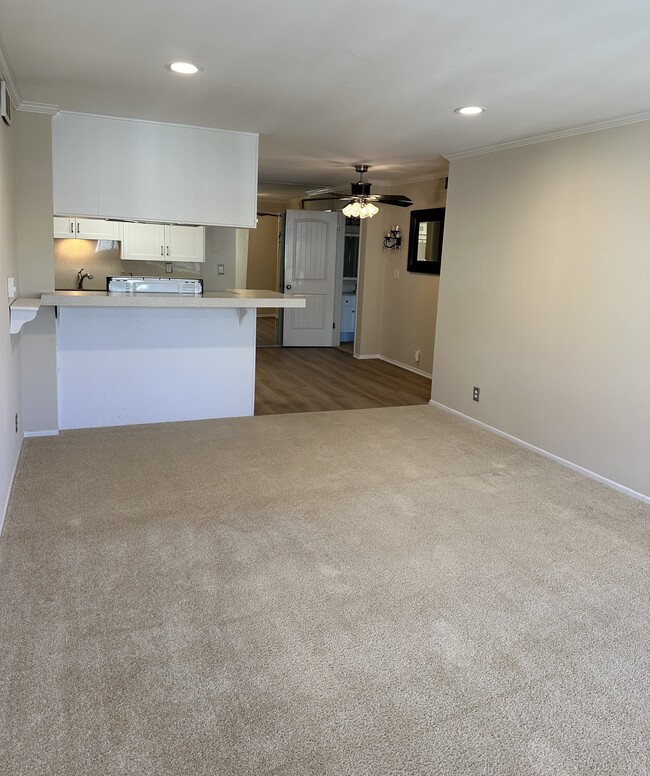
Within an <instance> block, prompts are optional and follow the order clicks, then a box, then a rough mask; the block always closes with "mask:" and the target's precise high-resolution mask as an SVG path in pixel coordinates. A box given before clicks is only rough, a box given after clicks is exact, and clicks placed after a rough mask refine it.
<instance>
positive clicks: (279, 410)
mask: <svg viewBox="0 0 650 776" xmlns="http://www.w3.org/2000/svg"><path fill="white" fill-rule="evenodd" d="M430 398H431V380H429V379H428V378H426V377H421V376H420V375H416V374H414V373H413V372H409V371H408V370H406V369H401V368H400V367H397V366H393V365H392V364H388V363H386V362H385V361H380V360H379V359H369V360H363V361H361V360H359V359H356V358H354V357H353V356H351V355H350V354H348V353H346V352H344V351H342V350H339V349H338V348H258V349H257V370H256V392H255V414H256V415H281V414H284V413H288V412H322V411H327V410H356V409H366V408H370V407H401V406H406V405H412V404H426V403H427V402H428V401H429V399H430Z"/></svg>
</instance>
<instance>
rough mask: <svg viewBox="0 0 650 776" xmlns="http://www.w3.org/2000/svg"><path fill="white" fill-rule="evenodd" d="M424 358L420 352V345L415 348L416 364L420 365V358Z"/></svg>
mask: <svg viewBox="0 0 650 776" xmlns="http://www.w3.org/2000/svg"><path fill="white" fill-rule="evenodd" d="M421 357H422V351H421V350H420V346H419V345H418V346H417V348H415V352H414V354H413V358H414V359H415V363H416V364H419V363H420V358H421Z"/></svg>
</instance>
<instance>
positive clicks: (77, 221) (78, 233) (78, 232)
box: [77, 221, 79, 234]
mask: <svg viewBox="0 0 650 776" xmlns="http://www.w3.org/2000/svg"><path fill="white" fill-rule="evenodd" d="M77 234H79V221H77Z"/></svg>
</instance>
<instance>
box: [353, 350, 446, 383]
mask: <svg viewBox="0 0 650 776" xmlns="http://www.w3.org/2000/svg"><path fill="white" fill-rule="evenodd" d="M353 355H354V357H355V358H359V359H362V360H363V359H364V358H378V359H379V360H380V361H385V362H386V363H387V364H392V365H393V366H398V367H399V368H400V369H407V370H408V371H409V372H415V374H416V375H420V376H421V377H426V378H427V379H428V380H431V377H432V375H431V372H425V371H423V370H422V369H416V368H415V367H414V366H409V365H408V364H403V363H402V362H401V361H395V360H394V359H392V358H388V357H387V356H381V355H379V353H373V354H372V355H367V356H359V355H357V354H356V353H354V354H353Z"/></svg>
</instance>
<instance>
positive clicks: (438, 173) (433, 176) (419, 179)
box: [390, 169, 449, 186]
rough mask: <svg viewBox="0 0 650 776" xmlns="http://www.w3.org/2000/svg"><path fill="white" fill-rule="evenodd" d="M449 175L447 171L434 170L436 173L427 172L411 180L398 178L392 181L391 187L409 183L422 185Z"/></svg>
mask: <svg viewBox="0 0 650 776" xmlns="http://www.w3.org/2000/svg"><path fill="white" fill-rule="evenodd" d="M448 175H449V170H448V169H447V170H436V172H428V173H426V175H416V176H413V177H411V178H399V179H398V180H396V181H393V182H392V183H391V184H390V185H391V186H407V185H408V184H409V183H424V182H426V181H436V180H440V178H446V177H447V176H448Z"/></svg>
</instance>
